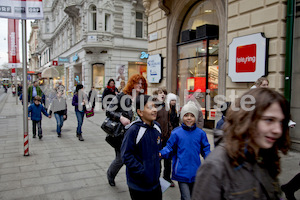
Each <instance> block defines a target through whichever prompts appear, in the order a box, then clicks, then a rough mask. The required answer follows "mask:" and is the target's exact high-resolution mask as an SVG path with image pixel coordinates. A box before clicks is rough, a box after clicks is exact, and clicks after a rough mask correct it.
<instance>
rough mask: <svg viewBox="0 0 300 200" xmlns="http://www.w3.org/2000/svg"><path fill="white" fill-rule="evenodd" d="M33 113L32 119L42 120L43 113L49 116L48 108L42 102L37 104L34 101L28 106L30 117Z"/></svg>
mask: <svg viewBox="0 0 300 200" xmlns="http://www.w3.org/2000/svg"><path fill="white" fill-rule="evenodd" d="M30 113H31V120H33V121H41V120H42V113H43V114H44V115H46V116H47V117H48V116H49V114H48V113H47V111H46V109H45V108H44V106H43V105H42V104H39V105H35V104H34V103H33V104H31V105H30V106H29V107H28V117H30Z"/></svg>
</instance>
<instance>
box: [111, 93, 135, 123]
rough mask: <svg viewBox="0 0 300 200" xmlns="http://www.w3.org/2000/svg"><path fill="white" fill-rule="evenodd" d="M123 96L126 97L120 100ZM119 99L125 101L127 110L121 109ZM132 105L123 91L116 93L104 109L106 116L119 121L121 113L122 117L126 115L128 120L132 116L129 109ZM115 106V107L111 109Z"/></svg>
mask: <svg viewBox="0 0 300 200" xmlns="http://www.w3.org/2000/svg"><path fill="white" fill-rule="evenodd" d="M123 98H126V99H125V100H122V99H123ZM121 100H122V101H124V102H125V106H126V108H128V110H123V109H122V107H121ZM131 107H132V100H131V98H129V97H128V96H125V94H124V93H123V92H121V93H119V94H117V95H116V96H115V97H114V98H113V100H112V101H111V103H110V104H109V106H108V108H107V109H106V116H107V117H109V118H110V119H112V120H113V121H116V122H119V121H120V117H121V115H122V116H123V117H126V118H127V119H129V120H130V121H132V118H133V111H132V109H131ZM113 108H116V109H113Z"/></svg>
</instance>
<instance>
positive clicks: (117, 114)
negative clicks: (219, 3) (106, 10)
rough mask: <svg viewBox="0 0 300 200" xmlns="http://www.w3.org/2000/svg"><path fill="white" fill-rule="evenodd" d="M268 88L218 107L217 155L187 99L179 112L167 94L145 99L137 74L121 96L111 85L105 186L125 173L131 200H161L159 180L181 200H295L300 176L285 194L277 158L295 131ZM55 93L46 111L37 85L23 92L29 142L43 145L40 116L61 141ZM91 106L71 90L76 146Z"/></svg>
mask: <svg viewBox="0 0 300 200" xmlns="http://www.w3.org/2000/svg"><path fill="white" fill-rule="evenodd" d="M268 86H269V81H268V80H267V79H266V78H265V77H262V78H260V79H258V80H257V82H256V83H255V86H253V87H252V88H251V89H250V90H249V91H248V92H246V93H244V94H243V95H242V96H241V97H240V98H238V99H236V100H235V101H234V102H225V103H224V104H223V105H221V110H222V118H221V119H220V121H218V122H217V126H216V129H215V130H214V136H215V143H214V146H215V148H214V150H213V151H212V152H211V144H210V143H209V142H208V139H207V136H206V133H205V131H204V130H203V126H204V119H203V118H204V117H203V114H202V110H201V108H200V107H199V104H197V102H196V100H195V99H193V97H192V96H187V97H186V100H187V101H186V102H187V103H186V104H185V105H183V106H182V108H180V106H179V101H178V99H177V96H176V95H175V94H173V93H168V92H167V90H166V89H165V88H158V89H157V90H154V91H153V93H152V95H147V89H148V88H147V87H148V86H147V80H146V79H145V78H144V77H143V76H142V75H140V74H136V75H133V76H131V77H129V79H128V81H127V83H126V84H125V81H121V85H120V87H119V88H116V86H115V81H114V80H113V79H110V80H109V81H108V83H107V86H106V88H105V89H104V92H103V94H102V109H103V110H104V111H105V113H106V119H105V120H104V121H103V122H102V124H101V128H102V129H103V130H104V131H105V132H106V133H107V136H106V139H105V140H106V141H107V143H108V144H110V146H112V147H113V149H114V151H115V158H114V160H113V161H112V163H111V164H110V166H109V168H108V169H107V180H108V184H109V185H110V186H112V187H114V186H116V184H117V183H116V182H115V178H116V176H117V175H118V172H119V170H120V169H121V168H122V166H123V165H125V166H126V177H127V185H128V188H129V194H130V197H131V199H133V200H141V199H143V200H144V199H145V200H147V199H149V200H150V199H151V200H152V199H155V200H160V199H162V193H163V191H162V189H161V188H162V185H163V184H165V182H163V181H162V179H164V180H165V181H166V182H167V183H168V184H167V187H175V184H174V182H173V181H177V182H178V186H179V191H180V194H181V199H182V200H190V199H193V200H206V199H207V200H211V199H213V200H217V199H220V200H221V199H249V200H250V199H262V200H264V199H266V200H271V199H278V200H279V199H280V198H281V196H282V192H283V193H284V194H285V196H286V198H287V199H288V200H294V199H295V196H294V193H295V191H297V190H298V189H299V188H300V173H299V174H297V175H296V176H295V177H294V178H293V179H292V180H291V181H289V182H288V183H287V184H284V185H282V186H280V183H279V180H278V175H279V173H280V171H281V166H280V154H286V153H287V152H288V150H289V148H290V137H289V127H294V126H295V124H296V123H295V122H293V121H291V119H290V110H289V105H288V102H287V101H286V99H285V98H284V97H283V96H282V95H281V94H279V93H278V92H276V91H274V90H272V89H270V88H268ZM55 91H56V95H55V96H54V97H52V98H51V101H50V102H49V104H48V105H47V106H46V108H45V105H46V104H45V103H44V102H43V96H46V95H45V94H44V93H43V91H42V90H41V88H40V87H39V86H38V82H37V81H35V82H33V84H32V85H31V86H30V87H29V88H28V101H29V102H30V105H29V107H28V119H31V120H32V131H33V138H36V126H38V137H39V139H42V137H43V135H42V123H41V121H42V113H43V114H44V115H45V116H47V117H49V118H51V116H52V113H54V116H55V119H56V122H57V127H56V131H57V135H58V137H61V135H62V127H63V124H64V121H65V120H66V119H67V116H68V115H67V103H66V98H65V95H64V91H65V87H64V86H63V85H62V84H61V82H60V83H58V86H57V87H56V88H55ZM14 92H15V93H16V90H14ZM20 96H21V98H20V99H22V95H20ZM249 96H251V97H253V98H254V99H255V101H254V102H253V104H243V102H242V99H244V100H245V99H246V100H247V99H248V100H249V101H250V100H251V98H250V97H249ZM44 99H47V97H44ZM95 101H96V95H95V92H94V87H92V89H91V90H90V92H89V93H88V94H86V93H85V91H84V86H83V85H81V84H78V85H77V86H76V89H75V92H74V95H73V99H72V105H73V106H74V109H75V115H76V118H77V128H76V136H77V137H78V140H79V141H84V139H83V135H82V126H83V121H84V118H85V117H91V116H93V115H94V108H95ZM91 102H92V103H91ZM232 104H234V106H235V109H233V108H232V106H231V105H232ZM245 106H246V107H245ZM200 155H201V156H202V158H203V160H201V159H200ZM299 164H300V163H299ZM162 166H163V168H162ZM162 169H163V170H162ZM161 171H162V175H161ZM161 176H162V177H161Z"/></svg>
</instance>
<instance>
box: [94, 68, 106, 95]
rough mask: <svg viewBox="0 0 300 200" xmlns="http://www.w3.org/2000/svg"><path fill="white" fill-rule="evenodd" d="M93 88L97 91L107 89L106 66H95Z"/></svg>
mask: <svg viewBox="0 0 300 200" xmlns="http://www.w3.org/2000/svg"><path fill="white" fill-rule="evenodd" d="M92 66H93V86H94V87H95V89H98V90H102V89H103V88H105V80H104V77H105V71H104V64H93V65H92Z"/></svg>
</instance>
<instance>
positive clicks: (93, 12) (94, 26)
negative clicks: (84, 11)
mask: <svg viewBox="0 0 300 200" xmlns="http://www.w3.org/2000/svg"><path fill="white" fill-rule="evenodd" d="M90 16H91V17H90V18H91V19H90V23H91V25H90V30H92V31H96V30H97V7H96V6H95V5H91V6H90Z"/></svg>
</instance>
